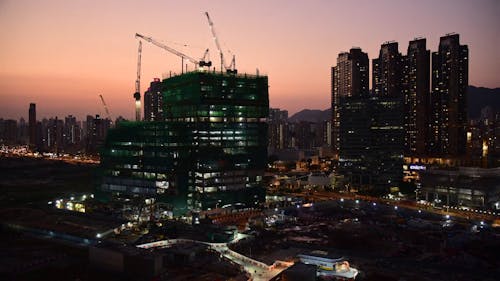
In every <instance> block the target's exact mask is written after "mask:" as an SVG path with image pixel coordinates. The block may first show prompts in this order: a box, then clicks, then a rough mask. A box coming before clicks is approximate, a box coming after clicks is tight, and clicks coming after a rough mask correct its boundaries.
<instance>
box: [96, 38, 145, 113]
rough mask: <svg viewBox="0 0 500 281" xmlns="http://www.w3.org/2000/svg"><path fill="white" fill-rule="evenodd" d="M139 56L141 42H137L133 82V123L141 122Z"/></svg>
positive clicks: (140, 53)
mask: <svg viewBox="0 0 500 281" xmlns="http://www.w3.org/2000/svg"><path fill="white" fill-rule="evenodd" d="M141 55H142V41H140V40H139V48H138V50H137V79H136V80H135V93H134V99H135V121H141ZM103 101H104V100H103Z"/></svg>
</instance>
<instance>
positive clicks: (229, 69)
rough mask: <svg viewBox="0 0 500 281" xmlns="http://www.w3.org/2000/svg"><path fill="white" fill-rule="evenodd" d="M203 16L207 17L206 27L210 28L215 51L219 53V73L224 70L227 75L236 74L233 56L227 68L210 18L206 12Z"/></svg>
mask: <svg viewBox="0 0 500 281" xmlns="http://www.w3.org/2000/svg"><path fill="white" fill-rule="evenodd" d="M205 15H206V16H207V20H208V25H209V26H210V32H212V36H213V39H214V42H215V46H216V47H217V51H219V55H220V70H221V72H222V71H223V70H224V69H226V72H227V73H233V74H236V73H237V72H238V71H237V70H236V59H235V57H234V55H233V59H232V60H231V64H230V65H229V66H227V65H226V62H225V60H224V52H223V51H222V48H221V46H220V43H219V38H218V37H217V33H216V32H215V27H214V23H213V21H212V19H211V18H210V15H209V14H208V12H205Z"/></svg>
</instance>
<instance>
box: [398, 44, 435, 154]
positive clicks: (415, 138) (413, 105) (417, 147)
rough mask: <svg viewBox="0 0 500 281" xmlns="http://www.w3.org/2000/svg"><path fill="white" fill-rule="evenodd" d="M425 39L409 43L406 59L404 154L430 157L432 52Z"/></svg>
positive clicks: (404, 76)
mask: <svg viewBox="0 0 500 281" xmlns="http://www.w3.org/2000/svg"><path fill="white" fill-rule="evenodd" d="M425 44H426V39H425V38H417V39H415V40H413V41H410V43H409V45H408V52H407V55H406V56H405V57H404V68H403V94H404V127H405V155H407V156H410V155H411V156H422V155H427V154H428V153H427V148H428V135H429V126H428V125H429V116H430V111H429V98H430V96H429V89H430V72H429V71H430V51H429V50H427V49H426V46H425Z"/></svg>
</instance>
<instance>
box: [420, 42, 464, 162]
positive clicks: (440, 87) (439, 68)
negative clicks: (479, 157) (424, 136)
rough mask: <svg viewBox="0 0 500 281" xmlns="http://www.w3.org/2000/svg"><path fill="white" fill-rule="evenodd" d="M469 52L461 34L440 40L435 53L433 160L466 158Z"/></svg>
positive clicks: (432, 116) (433, 66)
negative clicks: (438, 157) (455, 157)
mask: <svg viewBox="0 0 500 281" xmlns="http://www.w3.org/2000/svg"><path fill="white" fill-rule="evenodd" d="M468 85H469V49H468V47H467V45H460V37H459V35H458V34H448V35H446V36H443V37H441V39H440V42H439V50H438V51H437V52H433V53H432V92H431V99H430V103H431V104H430V106H431V131H430V143H429V146H430V147H429V150H430V152H431V153H432V154H433V155H434V156H444V157H454V156H462V155H465V151H466V139H467V137H466V128H467V109H466V105H467V99H466V98H467V86H468Z"/></svg>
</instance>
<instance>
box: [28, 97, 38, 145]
mask: <svg viewBox="0 0 500 281" xmlns="http://www.w3.org/2000/svg"><path fill="white" fill-rule="evenodd" d="M28 116H29V118H28V124H29V135H30V139H29V145H30V146H31V147H32V148H36V147H37V146H38V145H39V142H38V139H37V133H36V131H37V130H36V127H37V126H36V104H35V103H30V107H29V111H28Z"/></svg>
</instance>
